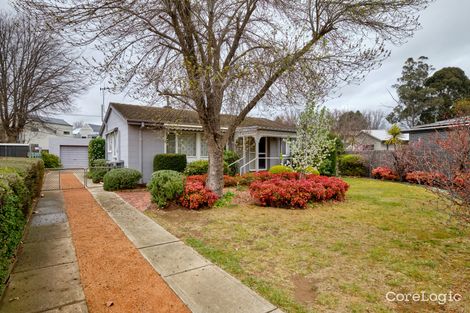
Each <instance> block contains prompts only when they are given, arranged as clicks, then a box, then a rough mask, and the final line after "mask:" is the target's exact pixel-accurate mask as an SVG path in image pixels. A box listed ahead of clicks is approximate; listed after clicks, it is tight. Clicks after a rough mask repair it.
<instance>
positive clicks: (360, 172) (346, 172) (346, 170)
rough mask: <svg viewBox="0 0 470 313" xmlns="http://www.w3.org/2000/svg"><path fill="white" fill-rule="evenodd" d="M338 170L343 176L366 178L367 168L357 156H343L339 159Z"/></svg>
mask: <svg viewBox="0 0 470 313" xmlns="http://www.w3.org/2000/svg"><path fill="white" fill-rule="evenodd" d="M338 169H339V172H340V174H341V175H343V176H366V175H367V168H366V166H365V163H364V160H363V158H362V157H361V156H360V155H357V154H344V155H342V156H340V157H339V160H338Z"/></svg>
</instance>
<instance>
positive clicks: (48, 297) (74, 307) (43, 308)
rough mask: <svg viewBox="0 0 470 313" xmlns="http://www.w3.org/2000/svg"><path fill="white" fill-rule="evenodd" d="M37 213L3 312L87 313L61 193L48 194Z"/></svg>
mask: <svg viewBox="0 0 470 313" xmlns="http://www.w3.org/2000/svg"><path fill="white" fill-rule="evenodd" d="M35 210H36V211H35V214H34V215H33V216H32V219H31V221H30V225H28V228H29V231H28V234H27V236H26V240H25V242H24V244H23V247H22V249H21V251H20V253H19V257H18V262H17V263H16V265H15V267H14V269H13V273H12V274H11V276H10V282H9V284H8V286H7V289H6V291H5V293H4V295H3V298H2V299H1V302H0V312H2V313H10V312H11V313H13V312H15V313H39V312H47V313H59V312H68V313H85V312H88V310H87V306H86V303H85V295H84V293H83V289H82V287H81V285H80V275H79V269H78V264H77V259H76V256H75V249H74V246H73V244H72V239H71V233H70V228H69V224H68V222H67V215H66V214H65V211H64V200H63V196H62V191H45V192H44V198H41V199H39V202H38V204H37V207H36V209H35Z"/></svg>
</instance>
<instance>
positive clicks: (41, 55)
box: [0, 13, 84, 142]
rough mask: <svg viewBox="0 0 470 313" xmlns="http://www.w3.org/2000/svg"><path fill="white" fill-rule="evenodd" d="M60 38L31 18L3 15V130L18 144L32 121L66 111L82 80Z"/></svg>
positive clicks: (0, 89) (0, 23) (0, 100)
mask: <svg viewBox="0 0 470 313" xmlns="http://www.w3.org/2000/svg"><path fill="white" fill-rule="evenodd" d="M70 55H71V53H70V51H68V50H66V49H64V48H63V45H62V43H61V41H60V40H59V39H58V37H57V36H54V35H52V34H51V33H48V32H45V31H41V30H40V29H39V27H38V25H37V24H36V23H35V22H34V21H33V20H32V19H30V18H29V17H26V16H23V15H16V16H12V15H6V14H3V13H1V14H0V122H1V125H0V129H1V131H2V134H0V137H3V138H1V139H2V141H6V142H17V141H18V136H19V135H20V133H21V132H22V131H23V129H24V127H25V125H27V124H28V123H29V122H30V121H31V118H32V117H34V116H37V115H45V114H47V113H51V112H57V111H64V110H68V109H69V108H70V107H71V105H72V98H73V97H74V96H75V95H77V94H78V93H80V92H81V91H83V87H84V85H83V84H82V83H81V82H80V78H81V77H82V76H81V74H80V72H79V70H78V67H77V66H76V64H75V63H74V62H73V61H71V60H70V59H69V58H68V57H69V56H70Z"/></svg>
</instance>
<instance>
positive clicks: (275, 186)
mask: <svg viewBox="0 0 470 313" xmlns="http://www.w3.org/2000/svg"><path fill="white" fill-rule="evenodd" d="M273 176H275V177H273V178H271V179H267V180H257V181H254V182H253V183H252V184H251V185H250V194H251V196H252V197H253V198H254V199H255V200H256V201H257V202H258V204H259V205H262V206H271V207H287V208H305V207H306V206H307V204H308V203H309V202H311V201H326V200H331V199H332V200H338V201H341V200H344V197H345V193H346V191H347V189H348V187H349V185H348V184H347V183H345V182H344V181H342V180H341V179H339V178H335V177H324V176H316V175H309V176H307V177H306V178H304V179H289V178H288V177H282V176H280V175H273Z"/></svg>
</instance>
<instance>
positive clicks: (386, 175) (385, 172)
mask: <svg viewBox="0 0 470 313" xmlns="http://www.w3.org/2000/svg"><path fill="white" fill-rule="evenodd" d="M372 177H373V178H377V179H382V180H398V178H399V177H398V175H397V174H396V173H395V172H394V171H393V170H391V169H389V168H388V167H377V168H374V169H373V170H372Z"/></svg>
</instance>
